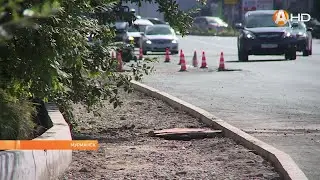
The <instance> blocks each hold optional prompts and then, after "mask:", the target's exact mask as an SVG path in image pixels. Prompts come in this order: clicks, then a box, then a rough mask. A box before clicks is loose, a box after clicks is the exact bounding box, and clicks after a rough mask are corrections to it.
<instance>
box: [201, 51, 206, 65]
mask: <svg viewBox="0 0 320 180" xmlns="http://www.w3.org/2000/svg"><path fill="white" fill-rule="evenodd" d="M200 68H207V60H206V55H205V53H204V51H202V62H201V67H200Z"/></svg>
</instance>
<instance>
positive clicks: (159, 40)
mask: <svg viewBox="0 0 320 180" xmlns="http://www.w3.org/2000/svg"><path fill="white" fill-rule="evenodd" d="M141 45H142V52H143V54H144V55H146V54H147V53H148V51H150V52H166V49H167V48H168V49H169V51H170V52H171V54H178V53H179V43H178V38H177V36H176V33H175V31H174V30H173V29H172V28H171V27H170V26H169V25H153V26H149V27H147V28H146V30H145V32H144V33H142V37H141Z"/></svg>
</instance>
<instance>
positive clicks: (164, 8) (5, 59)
mask: <svg viewBox="0 0 320 180" xmlns="http://www.w3.org/2000/svg"><path fill="white" fill-rule="evenodd" d="M146 1H149V2H152V1H151V0H146ZM123 2H132V3H138V4H139V3H141V0H130V1H128V0H126V1H123ZM154 2H155V3H158V4H159V12H163V13H164V15H165V19H166V20H167V21H168V22H169V23H170V24H171V25H172V26H173V27H174V28H175V29H177V30H179V31H180V32H181V33H182V34H184V33H185V30H186V29H187V28H189V26H190V23H188V21H190V20H191V17H190V16H189V15H188V14H187V13H184V12H182V11H180V10H179V9H178V5H177V4H176V2H175V1H173V0H154ZM0 4H2V6H1V8H0V52H1V53H0V90H1V91H3V92H4V94H6V95H7V96H10V98H12V99H15V100H16V101H17V102H19V101H22V100H24V99H28V98H40V99H43V100H44V101H50V102H55V103H57V104H58V105H59V107H60V108H61V110H62V112H63V113H64V115H65V117H66V118H67V119H69V120H72V119H73V116H72V113H71V104H72V103H81V104H84V105H85V106H86V107H87V108H88V111H94V110H97V108H98V107H103V106H102V103H101V102H102V100H109V101H110V103H113V104H114V107H117V106H119V105H121V99H120V98H119V97H118V88H124V89H125V90H126V91H127V92H130V91H131V86H130V81H131V80H132V79H135V80H140V79H141V78H142V75H143V74H148V73H149V71H150V70H151V69H152V68H151V67H149V66H148V65H147V64H146V63H144V62H143V63H141V62H139V63H137V64H135V65H134V66H133V67H132V71H131V73H129V74H128V73H126V74H124V73H118V72H116V65H115V64H116V62H115V61H114V60H112V59H111V57H110V51H111V50H112V49H113V48H114V40H113V37H114V30H113V29H112V28H111V27H110V26H109V24H110V23H112V22H114V21H115V19H116V18H117V17H121V18H124V19H127V20H129V21H130V20H132V18H133V16H130V15H129V16H126V15H127V14H126V13H123V12H121V8H120V7H121V4H122V1H117V0H45V1H34V0H19V1H11V0H10V1H3V0H0ZM101 12H103V13H101ZM92 13H93V14H96V15H100V16H98V17H97V16H96V17H95V18H92V16H90V14H92ZM88 34H95V36H94V38H95V39H94V43H88V39H87V35H88ZM0 98H1V97H0ZM1 113H2V112H1ZM2 115H3V114H0V116H2ZM1 123H2V122H0V124H1Z"/></svg>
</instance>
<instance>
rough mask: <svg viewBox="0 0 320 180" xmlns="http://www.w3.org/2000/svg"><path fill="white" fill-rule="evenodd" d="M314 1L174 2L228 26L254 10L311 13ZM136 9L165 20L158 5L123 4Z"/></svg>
mask: <svg viewBox="0 0 320 180" xmlns="http://www.w3.org/2000/svg"><path fill="white" fill-rule="evenodd" d="M314 1H320V0H207V4H206V5H204V6H203V5H200V3H199V2H198V1H197V0H176V2H177V4H178V5H179V9H180V10H183V11H188V10H190V9H192V8H195V7H198V8H201V11H200V12H199V13H197V14H196V16H217V17H220V18H222V19H223V20H224V21H226V22H227V23H228V24H230V25H232V24H234V23H236V22H242V20H243V17H244V14H245V13H246V12H248V11H254V10H272V9H285V10H288V11H289V12H291V13H298V12H304V13H311V12H312V10H313V4H314ZM124 5H127V6H129V7H130V8H134V9H136V12H137V14H138V15H140V16H142V17H154V18H159V19H161V20H165V19H164V16H163V14H162V13H160V12H158V11H157V10H158V5H157V4H154V3H148V2H142V4H141V7H139V6H138V5H136V4H130V3H124Z"/></svg>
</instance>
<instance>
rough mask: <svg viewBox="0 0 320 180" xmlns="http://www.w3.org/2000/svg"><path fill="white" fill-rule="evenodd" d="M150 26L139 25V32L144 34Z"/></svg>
mask: <svg viewBox="0 0 320 180" xmlns="http://www.w3.org/2000/svg"><path fill="white" fill-rule="evenodd" d="M147 26H148V25H137V28H138V31H139V32H144V31H145V30H146V28H147Z"/></svg>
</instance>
